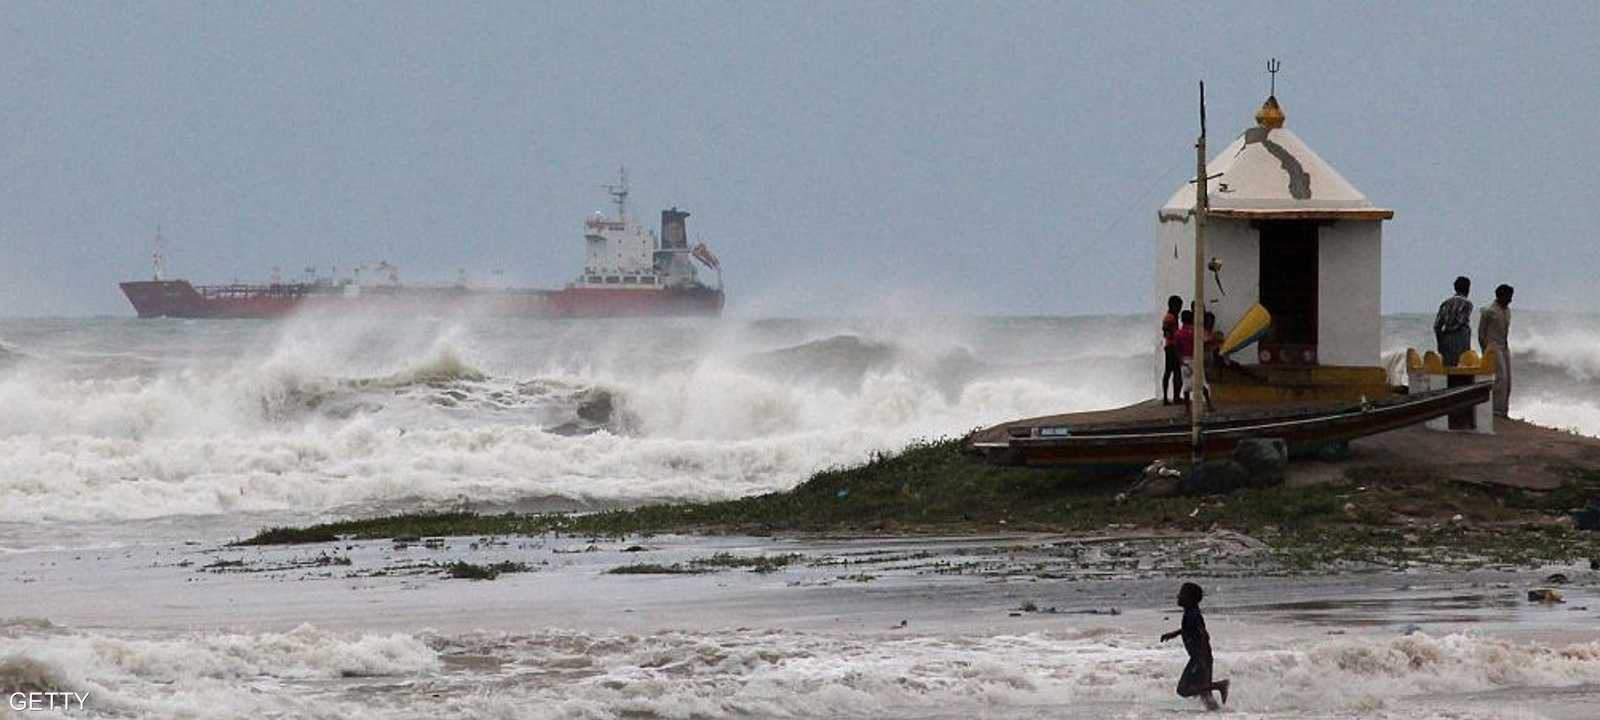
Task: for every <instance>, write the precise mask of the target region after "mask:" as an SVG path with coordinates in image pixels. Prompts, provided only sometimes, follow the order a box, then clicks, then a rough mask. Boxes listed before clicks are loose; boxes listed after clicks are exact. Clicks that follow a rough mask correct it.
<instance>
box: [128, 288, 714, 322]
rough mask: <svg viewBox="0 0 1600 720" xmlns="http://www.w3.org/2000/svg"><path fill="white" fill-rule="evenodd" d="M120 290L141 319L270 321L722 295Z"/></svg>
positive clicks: (678, 308)
mask: <svg viewBox="0 0 1600 720" xmlns="http://www.w3.org/2000/svg"><path fill="white" fill-rule="evenodd" d="M121 287H122V293H123V295H126V296H127V298H128V302H130V303H132V304H133V308H134V310H135V311H136V312H138V314H139V317H142V318H154V317H172V318H276V317H283V316H286V315H290V314H293V313H295V312H300V311H303V310H311V311H335V312H338V311H352V312H377V313H382V314H395V315H418V314H422V315H439V314H472V315H490V316H500V317H541V318H605V317H716V316H718V315H720V314H721V313H722V304H723V294H722V291H721V290H720V289H712V288H707V287H687V288H609V287H608V288H592V287H570V288H566V289H563V290H475V289H469V288H461V287H406V286H379V287H366V288H361V289H360V291H359V292H351V291H350V290H349V289H348V288H345V287H330V286H326V285H302V284H280V285H216V286H199V287H196V286H194V285H191V284H190V283H189V282H188V281H187V280H141V281H134V282H125V283H122V284H121Z"/></svg>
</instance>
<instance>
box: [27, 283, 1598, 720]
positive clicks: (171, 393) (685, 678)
mask: <svg viewBox="0 0 1600 720" xmlns="http://www.w3.org/2000/svg"><path fill="white" fill-rule="evenodd" d="M1430 320H1431V317H1430V316H1424V315H1395V316H1389V317H1387V318H1385V326H1384V340H1383V353H1384V356H1385V358H1386V362H1388V364H1389V366H1390V367H1391V368H1392V373H1393V375H1394V379H1395V381H1396V382H1402V381H1403V376H1402V375H1401V373H1403V367H1402V363H1399V362H1398V360H1397V359H1398V358H1400V357H1402V356H1403V351H1404V349H1405V348H1406V347H1408V346H1415V347H1419V348H1427V347H1431V337H1430V333H1429V331H1428V325H1429V322H1430ZM1156 329H1157V323H1156V320H1155V318H1154V317H1151V316H1143V315H1141V316H1084V317H1027V318H977V317H974V318H912V317H885V318H847V319H740V318H725V319H721V320H639V321H635V320H615V321H590V322H568V321H544V320H528V321H508V320H503V319H492V320H491V319H466V320H463V319H427V318H414V319H408V320H406V321H405V322H393V321H385V320H380V319H372V318H359V317H354V318H353V317H338V318H329V317H323V318H312V317H302V318H294V319H288V320H282V321H259V322H257V321H238V320H229V321H184V320H133V319H123V318H98V319H20V320H19V319H6V320H0V689H9V688H16V687H28V688H32V687H38V688H55V689H67V690H73V691H81V692H84V693H86V694H88V695H89V697H90V699H89V700H88V703H87V708H86V709H83V710H74V711H71V712H68V713H66V715H67V716H74V717H82V716H89V717H119V718H120V717H153V718H154V717H207V718H210V717H241V718H242V717H285V718H287V717H327V718H335V717H337V718H368V717H372V718H380V717H381V718H402V717H461V718H524V717H527V718H545V717H550V718H555V717H562V718H621V717H629V718H654V717H660V718H722V717H729V718H769V717H771V718H777V717H887V718H955V717H1130V718H1133V717H1169V716H1171V715H1173V714H1174V713H1187V712H1190V711H1194V710H1196V709H1197V707H1198V706H1192V705H1190V704H1187V703H1186V702H1185V701H1182V700H1180V699H1178V698H1177V697H1176V696H1174V695H1173V693H1172V690H1171V687H1170V686H1171V685H1172V683H1174V682H1175V681H1176V676H1177V671H1178V670H1179V669H1181V667H1182V658H1181V653H1182V651H1181V648H1175V647H1173V646H1172V645H1171V644H1167V645H1159V644H1157V643H1155V642H1154V638H1155V636H1156V635H1158V634H1159V633H1160V632H1161V631H1162V630H1165V629H1170V628H1168V627H1166V626H1167V625H1172V626H1174V627H1175V623H1176V614H1175V613H1173V612H1172V609H1171V608H1170V607H1168V606H1170V605H1171V602H1170V599H1169V596H1170V594H1171V593H1170V592H1169V591H1175V589H1176V588H1175V582H1173V581H1171V580H1170V579H1166V578H1163V577H1162V576H1160V574H1159V573H1147V572H1140V571H1138V569H1137V565H1135V568H1134V570H1131V571H1107V572H1106V573H1104V574H1102V575H1095V576H1093V577H1080V578H1077V579H1071V580H1055V581H1052V580H1040V579H1039V578H1037V577H1034V578H1032V579H1031V580H1029V579H1028V578H1026V577H1023V575H1026V573H1020V572H1017V571H1015V568H1014V566H1013V565H1008V564H1007V563H1008V562H1011V561H1008V560H1006V558H1015V557H1017V556H1018V554H1019V553H1022V554H1026V553H1028V552H1045V551H1044V550H1041V548H1050V547H1058V546H1059V544H1061V543H1068V544H1070V543H1073V542H1078V541H1077V540H1072V539H1045V540H1040V539H1037V538H1031V539H1027V540H1026V541H1018V540H1017V539H1016V538H1008V537H997V538H993V539H988V540H984V541H983V542H982V543H980V546H979V547H978V548H977V549H976V550H975V549H974V548H973V547H971V546H967V545H963V543H966V542H969V541H965V540H939V539H918V540H914V541H912V540H908V541H905V542H904V544H903V545H897V544H896V543H895V542H890V541H884V540H882V539H864V540H859V541H854V543H851V542H843V541H839V540H837V539H831V540H822V539H814V540H807V541H801V540H793V539H790V540H775V539H771V538H674V537H668V538H659V539H656V540H653V541H651V542H650V543H647V545H649V547H645V548H643V549H642V550H640V551H635V552H633V553H628V552H625V551H626V548H625V547H623V544H622V543H605V542H600V543H594V542H590V541H589V540H587V539H578V538H543V539H521V540H514V541H511V542H510V544H507V545H504V546H501V545H494V546H493V548H492V550H491V549H490V546H491V543H490V542H489V541H488V540H487V539H484V541H483V543H482V547H480V546H479V543H478V542H473V543H472V544H471V546H470V547H469V546H468V544H467V543H468V541H466V540H460V541H451V542H450V543H448V544H447V545H446V546H442V547H431V548H404V547H395V546H393V545H391V544H390V543H386V542H385V543H371V542H366V543H351V544H349V545H348V546H346V547H343V548H342V549H336V550H337V551H338V552H339V553H342V554H341V555H340V556H339V559H338V560H337V562H330V561H326V558H324V559H323V561H319V560H317V558H316V557H313V556H308V555H306V554H305V553H304V552H302V551H299V550H294V549H287V550H285V549H266V550H250V551H245V550H238V549H231V548H227V547H226V546H225V545H224V543H226V542H228V541H230V540H233V539H236V538H239V537H244V536H248V535H249V534H251V533H253V532H255V531H256V530H258V529H260V528H262V527H266V526H273V525H285V524H295V525H299V524H306V523H310V522H315V521H320V520H326V519H332V518H343V517H350V516H362V515H373V514H380V513H389V512H398V511H406V510H419V509H455V508H469V509H473V510H477V511H481V512H497V511H502V510H518V511H531V510H578V511H584V510H596V509H604V508H614V507H628V506H634V505H638V504H642V503H648V502H656V501H663V500H712V499H724V498H733V497H739V496H743V495H747V494H751V493H762V492H768V491H774V490H783V489H786V488H789V487H792V486H794V485H795V484H797V483H799V482H801V481H802V480H804V479H805V478H806V477H808V476H809V475H810V474H811V473H813V472H815V471H817V470H820V469H824V468H828V467H832V466H837V465H844V464H850V463H855V462H859V461H861V460H864V459H866V458H867V457H869V455H870V454H871V453H873V452H876V451H883V450H892V449H895V448H897V447H900V446H902V445H904V444H905V443H907V442H908V441H911V440H914V439H918V438H937V437H944V436H956V435H960V434H962V433H964V432H966V431H968V430H971V429H973V428H976V427H979V426H983V425H987V424H991V423H994V422H998V421H1002V420H1006V419H1011V418H1016V417H1022V416H1028V415H1038V414H1046V413H1053V412H1063V411H1073V410H1087V409H1095V408H1103V407H1108V406H1114V405H1118V404H1124V403H1129V402H1134V401H1137V400H1141V399H1144V398H1147V397H1150V396H1151V395H1152V394H1154V393H1155V392H1157V381H1156V375H1157V366H1156V360H1155V352H1156V350H1157V346H1156V339H1155V335H1156ZM1512 349H1513V353H1514V361H1515V368H1516V375H1515V377H1516V383H1517V384H1516V393H1515V395H1514V397H1513V402H1512V415H1513V416H1516V417H1521V418H1524V419H1527V420H1530V421H1533V422H1536V423H1540V424H1545V425H1550V426H1554V427H1560V428H1566V429H1571V430H1573V431H1575V432H1578V433H1583V434H1588V435H1596V436H1600V316H1595V315H1574V314H1557V313H1541V312H1535V311H1520V310H1519V311H1518V312H1517V314H1516V317H1515V320H1514V323H1513V333H1512ZM1018 542H1023V544H1022V545H1020V546H1019V545H1017V544H1016V543H1018ZM591 548H592V549H591ZM486 552H492V553H495V555H494V556H495V557H502V556H503V557H504V558H506V559H517V560H519V561H525V562H529V563H533V564H536V566H537V567H536V570H535V571H534V572H530V573H526V574H518V575H508V576H504V577H502V578H501V579H498V580H495V581H493V582H479V583H471V582H468V581H452V580H443V579H439V578H438V577H436V576H433V575H425V574H407V573H403V572H391V571H392V570H393V569H394V568H397V567H401V566H403V565H404V562H403V559H404V558H407V557H412V558H419V561H418V562H419V563H420V562H422V560H421V559H425V560H426V561H427V562H435V561H442V560H447V559H449V558H451V557H459V556H464V554H466V553H480V554H481V553H486ZM639 552H643V553H644V555H643V557H649V558H665V559H676V560H688V559H692V558H694V557H700V556H705V555H708V554H710V553H714V552H734V553H747V554H748V553H777V552H793V553H797V554H799V555H802V556H804V557H805V558H806V559H807V561H808V562H807V563H801V564H797V566H795V567H793V568H789V569H785V570H783V571H781V572H778V573H773V574H752V573H744V572H740V573H717V574H708V575H697V576H687V577H648V578H628V577H619V576H610V575H607V574H606V573H605V572H604V569H605V568H606V567H608V566H614V565H616V564H620V563H621V562H625V561H628V560H630V559H631V558H633V557H634V556H635V555H638V553H639ZM899 555H904V556H907V557H910V556H920V557H923V558H927V557H939V558H947V559H948V558H957V557H962V558H967V557H973V556H975V555H976V556H984V557H988V556H993V557H995V558H998V560H997V561H996V562H997V563H998V564H997V565H995V566H994V567H995V568H998V569H996V570H995V571H994V572H988V573H964V574H957V575H943V574H940V573H932V572H925V571H924V570H926V568H925V567H923V566H922V565H918V564H917V563H910V564H907V563H904V562H899V563H897V562H895V561H894V560H893V558H895V557H897V556H899ZM853 557H854V558H858V559H859V558H861V557H868V558H871V561H870V562H868V563H867V564H866V565H865V567H867V568H869V569H870V572H865V573H864V575H869V576H870V577H868V578H867V580H861V579H859V578H857V579H850V578H852V577H854V576H855V575H856V574H853V573H851V572H848V571H844V570H841V569H840V568H839V567H838V563H835V562H832V561H831V560H833V559H838V558H845V559H846V561H847V562H846V564H848V560H849V559H850V558H853ZM885 558H889V559H885ZM811 561H815V562H811ZM234 562H237V563H241V564H240V565H230V564H228V563H234ZM217 563H222V564H217ZM346 563H347V564H346ZM538 563H543V564H538ZM608 563H609V565H608ZM237 567H242V568H254V569H257V570H259V572H231V571H228V570H229V568H237ZM346 568H352V569H349V570H347V569H346ZM1006 568H1012V569H1006ZM1563 570H1564V571H1567V572H1570V573H1573V574H1574V575H1576V576H1577V577H1575V580H1578V582H1577V583H1576V584H1575V585H1574V587H1573V589H1572V591H1571V592H1570V593H1569V602H1568V603H1567V605H1566V606H1564V607H1562V608H1559V609H1545V610H1533V609H1528V608H1526V607H1524V606H1523V605H1522V604H1520V603H1512V604H1507V603H1505V602H1504V601H1503V599H1504V597H1507V596H1514V595H1515V592H1516V588H1514V587H1513V586H1514V585H1516V583H1518V582H1521V578H1522V577H1523V575H1517V574H1515V573H1512V572H1510V571H1506V572H1501V573H1498V574H1497V573H1495V572H1489V571H1485V572H1484V573H1480V574H1473V573H1456V574H1449V573H1440V574H1432V575H1427V574H1424V575H1422V576H1418V577H1409V576H1390V575H1359V576H1349V577H1335V578H1317V579H1295V580H1292V581H1291V580H1287V579H1284V578H1281V577H1253V576H1251V575H1250V574H1249V573H1244V572H1240V573H1234V574H1231V575H1227V574H1224V576H1223V577H1219V578H1218V579H1217V580H1216V583H1217V584H1218V589H1217V590H1214V591H1213V593H1212V597H1214V598H1216V599H1215V601H1214V602H1215V603H1216V604H1217V605H1216V610H1215V611H1214V615H1213V617H1214V619H1213V620H1212V633H1213V635H1214V636H1216V637H1217V641H1218V645H1219V650H1218V664H1219V672H1221V673H1222V674H1230V673H1231V674H1233V675H1234V676H1235V677H1237V678H1239V680H1238V682H1237V686H1238V687H1239V688H1240V689H1239V691H1238V695H1237V697H1236V698H1235V701H1234V705H1232V706H1231V707H1233V708H1234V710H1233V713H1234V714H1235V715H1238V716H1240V717H1285V718H1324V717H1329V718H1331V717H1369V716H1370V717H1438V718H1447V717H1448V718H1480V717H1481V718H1491V717H1492V718H1501V717H1551V718H1565V717H1572V718H1576V717H1592V715H1591V714H1590V712H1591V709H1592V707H1593V706H1594V703H1595V702H1596V701H1597V700H1600V632H1597V631H1596V630H1594V629H1593V628H1594V627H1595V624H1594V622H1593V620H1594V613H1592V612H1588V611H1587V607H1588V605H1587V604H1586V603H1587V602H1592V603H1593V606H1594V607H1596V608H1597V609H1600V595H1597V594H1596V588H1597V587H1600V586H1597V585H1596V584H1595V580H1596V579H1597V578H1596V577H1595V576H1594V574H1593V573H1591V572H1590V571H1588V570H1587V568H1572V569H1563ZM1524 575H1525V573H1524ZM1585 583H1588V584H1585ZM1169 586H1170V587H1169ZM1516 587H1520V586H1516ZM1452 598H1454V600H1452ZM1290 600H1293V602H1289V601H1290ZM1023 602H1034V603H1036V604H1037V605H1039V606H1046V605H1049V606H1057V605H1059V606H1061V607H1062V608H1063V612H1062V613H1059V614H1043V613H1032V612H1029V613H1026V614H1025V616H1023V617H1013V614H1012V612H1010V611H1009V609H1010V608H1012V607H1013V606H1020V604H1021V603H1023ZM1296 602H1298V603H1302V604H1301V605H1295V604H1294V603H1296ZM1374 603H1376V604H1374ZM1069 607H1070V608H1072V609H1073V612H1070V613H1069V612H1065V609H1067V608H1069ZM1308 608H1311V609H1320V610H1318V611H1317V612H1312V611H1311V610H1308ZM1374 608H1380V609H1379V610H1374ZM1579 608H1582V610H1583V611H1582V612H1578V611H1576V610H1578V609H1579ZM1113 609H1114V610H1115V612H1114V613H1113V612H1111V611H1112V610H1113ZM1080 610H1081V611H1083V612H1078V611H1080ZM1091 611H1092V612H1091ZM901 621H904V622H903V623H902V622H901ZM0 712H10V713H12V714H14V715H16V716H19V717H21V716H32V715H29V714H28V713H27V712H26V711H17V710H16V709H15V708H14V707H13V708H10V709H0Z"/></svg>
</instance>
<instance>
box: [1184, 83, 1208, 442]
mask: <svg viewBox="0 0 1600 720" xmlns="http://www.w3.org/2000/svg"><path fill="white" fill-rule="evenodd" d="M1194 150H1195V175H1194V327H1195V338H1194V349H1193V353H1194V357H1193V358H1192V359H1191V360H1190V362H1191V363H1193V367H1194V375H1193V377H1192V378H1191V387H1189V388H1188V390H1189V398H1190V399H1189V442H1190V444H1191V446H1192V448H1191V453H1190V460H1191V461H1192V462H1193V470H1194V471H1197V470H1199V469H1200V462H1201V460H1203V459H1205V453H1204V450H1203V447H1202V441H1203V440H1204V431H1203V430H1202V429H1201V423H1202V421H1203V419H1204V417H1205V402H1206V394H1205V393H1206V362H1205V346H1206V344H1205V338H1204V336H1203V335H1202V334H1201V333H1203V332H1205V330H1204V328H1205V312H1206V210H1207V207H1208V206H1209V204H1210V199H1209V198H1208V197H1207V196H1206V181H1207V180H1208V179H1209V178H1207V177H1206V84H1205V82H1204V81H1201V83H1200V139H1199V140H1196V141H1195V144H1194Z"/></svg>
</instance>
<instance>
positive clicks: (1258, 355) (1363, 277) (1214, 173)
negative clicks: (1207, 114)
mask: <svg viewBox="0 0 1600 720" xmlns="http://www.w3.org/2000/svg"><path fill="white" fill-rule="evenodd" d="M1255 119H1256V124H1255V125H1254V126H1252V127H1249V128H1246V129H1245V130H1244V132H1242V133H1240V134H1239V136H1238V137H1237V138H1235V139H1234V141H1233V142H1232V143H1230V144H1229V145H1228V146H1227V147H1226V148H1224V149H1223V150H1222V152H1221V153H1218V154H1217V155H1216V156H1215V157H1213V158H1211V159H1210V161H1209V162H1208V164H1207V165H1206V174H1207V175H1208V176H1209V177H1210V181H1209V185H1208V188H1209V202H1210V211H1209V212H1208V213H1207V216H1206V231H1205V233H1206V253H1207V255H1208V256H1209V257H1208V258H1207V260H1208V261H1210V260H1215V261H1216V262H1217V263H1219V264H1220V268H1217V269H1216V270H1215V271H1214V272H1207V273H1206V283H1207V285H1206V305H1207V309H1208V310H1210V311H1211V312H1213V313H1215V314H1216V316H1217V326H1218V328H1219V329H1220V330H1221V331H1222V332H1224V333H1227V332H1228V331H1229V330H1230V329H1231V328H1233V326H1234V325H1235V324H1236V323H1238V322H1239V321H1240V319H1241V318H1243V316H1244V314H1245V313H1246V312H1248V311H1249V310H1250V309H1251V307H1253V306H1255V305H1256V304H1257V303H1259V304H1261V305H1262V306H1263V307H1265V308H1266V309H1267V311H1268V312H1270V313H1271V316H1272V324H1271V328H1270V330H1269V331H1268V332H1267V334H1266V335H1265V336H1264V337H1263V338H1262V339H1261V340H1260V342H1259V343H1258V344H1257V345H1255V346H1253V347H1250V348H1248V349H1246V350H1244V351H1241V352H1239V353H1238V354H1237V355H1235V356H1234V357H1233V359H1234V360H1237V361H1238V362H1239V363H1241V364H1243V365H1247V366H1249V365H1263V366H1271V367H1284V368H1285V369H1287V368H1288V367H1295V368H1316V367H1322V368H1329V369H1331V368H1333V367H1361V368H1371V367H1377V366H1379V365H1380V364H1381V360H1380V353H1381V347H1380V346H1381V343H1382V331H1383V320H1382V318H1381V317H1380V314H1379V313H1380V309H1379V308H1380V301H1381V298H1382V293H1383V221H1384V220H1388V219H1390V218H1392V217H1394V211H1393V210H1387V209H1383V208H1378V207H1374V206H1373V204H1372V203H1371V202H1369V201H1368V200H1367V196H1365V195H1363V194H1362V193H1361V191H1360V190H1357V189H1356V188H1355V186H1354V185H1351V184H1350V182H1349V181H1348V180H1345V179H1344V177H1343V176H1341V175H1340V174H1339V173H1338V171H1336V170H1334V169H1333V166H1331V165H1329V164H1328V163H1327V161H1325V160H1323V159H1322V158H1321V157H1320V156H1318V155H1317V154H1316V153H1315V152H1313V151H1312V150H1311V148H1310V147H1309V146H1307V145H1306V144H1305V142H1304V141H1302V140H1301V139H1300V138H1299V137H1298V136H1296V135H1295V134H1294V132H1292V131H1290V130H1289V129H1287V128H1285V127H1284V126H1283V125H1284V114H1283V111H1282V110H1281V109H1280V108H1279V106H1278V100H1277V97H1276V96H1275V95H1272V96H1269V97H1268V98H1267V100H1266V102H1265V103H1264V104H1263V105H1262V106H1261V109H1260V110H1259V111H1257V112H1256V116H1255ZM1194 204H1195V188H1194V185H1193V184H1192V183H1189V184H1185V185H1184V186H1183V187H1180V188H1178V191H1177V192H1175V193H1173V195H1172V197H1171V198H1170V199H1169V200H1167V202H1166V205H1164V206H1163V207H1162V208H1161V211H1160V213H1159V216H1158V217H1159V219H1160V232H1159V234H1158V236H1157V247H1156V273H1155V279H1156V294H1157V295H1156V306H1157V307H1164V306H1165V303H1166V299H1167V297H1168V296H1171V295H1177V296H1179V297H1181V298H1183V301H1184V306H1185V307H1188V306H1189V303H1190V302H1191V301H1192V299H1193V298H1192V295H1193V292H1194V225H1195V224H1194V222H1193V214H1194ZM1213 267H1216V266H1215V265H1213ZM1195 324H1196V325H1197V326H1199V325H1200V320H1199V319H1198V318H1197V319H1196V321H1195ZM1298 374H1300V375H1303V376H1304V375H1305V374H1304V373H1298ZM1316 374H1317V375H1327V376H1332V375H1334V374H1335V373H1327V372H1324V373H1316Z"/></svg>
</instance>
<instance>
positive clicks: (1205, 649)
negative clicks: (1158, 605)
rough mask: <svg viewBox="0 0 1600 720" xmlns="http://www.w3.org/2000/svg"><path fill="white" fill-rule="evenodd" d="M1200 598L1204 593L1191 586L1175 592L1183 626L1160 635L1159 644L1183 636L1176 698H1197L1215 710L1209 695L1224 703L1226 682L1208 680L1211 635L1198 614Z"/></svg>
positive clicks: (1209, 678) (1191, 584)
mask: <svg viewBox="0 0 1600 720" xmlns="http://www.w3.org/2000/svg"><path fill="white" fill-rule="evenodd" d="M1204 596H1205V591H1203V590H1201V589H1200V586H1199V585H1196V584H1194V583H1188V582H1186V583H1184V584H1183V587H1181V588H1179V589H1178V607H1181V608H1183V626H1182V627H1181V628H1179V629H1177V630H1173V631H1172V632H1169V633H1166V634H1164V635H1162V636H1161V642H1166V641H1168V640H1171V639H1173V638H1175V637H1178V636H1179V635H1182V636H1183V649H1184V650H1187V651H1189V664H1188V665H1186V666H1184V668H1183V675H1181V676H1179V678H1178V695H1179V696H1181V697H1194V696H1196V695H1199V696H1200V699H1201V702H1204V703H1205V704H1206V707H1207V708H1209V709H1212V710H1215V709H1217V703H1216V701H1215V700H1212V699H1211V692H1212V691H1213V690H1215V691H1216V692H1217V693H1219V694H1221V695H1222V702H1223V703H1227V702H1228V681H1227V680H1218V681H1216V682H1212V680H1211V634H1210V633H1208V632H1206V619H1205V618H1204V617H1203V616H1201V615H1200V599H1201V598H1202V597H1204Z"/></svg>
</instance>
